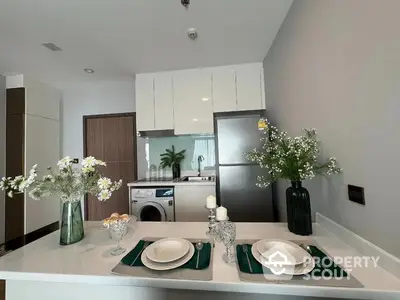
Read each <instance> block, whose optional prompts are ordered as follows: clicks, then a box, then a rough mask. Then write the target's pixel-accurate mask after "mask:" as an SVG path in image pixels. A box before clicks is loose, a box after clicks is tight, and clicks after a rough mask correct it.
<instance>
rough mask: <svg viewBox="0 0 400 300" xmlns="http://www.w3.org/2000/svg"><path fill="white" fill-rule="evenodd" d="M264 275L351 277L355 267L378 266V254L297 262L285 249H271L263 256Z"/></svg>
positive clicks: (266, 276)
mask: <svg viewBox="0 0 400 300" xmlns="http://www.w3.org/2000/svg"><path fill="white" fill-rule="evenodd" d="M260 258H261V261H262V265H263V273H264V277H265V278H266V279H269V280H271V279H272V280H276V279H277V275H279V280H291V279H292V278H293V276H295V275H296V276H302V279H304V280H311V279H312V280H330V279H336V280H341V279H348V280H349V279H350V273H351V271H352V270H353V269H354V268H368V267H374V268H376V267H377V266H378V261H379V257H377V256H333V257H328V256H324V257H322V258H320V257H317V256H315V257H311V256H310V257H307V258H306V259H305V260H303V263H301V264H296V259H297V260H298V258H296V257H293V256H292V255H291V253H290V252H288V251H285V250H281V249H280V250H273V249H270V251H268V252H267V253H264V254H263V255H262V256H261V257H260Z"/></svg>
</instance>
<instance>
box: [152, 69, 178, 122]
mask: <svg viewBox="0 0 400 300" xmlns="http://www.w3.org/2000/svg"><path fill="white" fill-rule="evenodd" d="M154 106H155V111H154V119H155V129H156V130H163V129H174V98H173V91H172V74H171V73H159V74H154Z"/></svg>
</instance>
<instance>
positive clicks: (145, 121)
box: [135, 74, 155, 131]
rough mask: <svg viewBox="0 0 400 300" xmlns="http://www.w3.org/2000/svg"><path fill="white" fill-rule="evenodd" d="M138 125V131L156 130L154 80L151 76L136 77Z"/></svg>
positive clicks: (141, 75)
mask: <svg viewBox="0 0 400 300" xmlns="http://www.w3.org/2000/svg"><path fill="white" fill-rule="evenodd" d="M135 100H136V124H137V130H138V131H145V130H154V128H155V123H154V78H153V75H151V74H140V75H137V76H136V97H135Z"/></svg>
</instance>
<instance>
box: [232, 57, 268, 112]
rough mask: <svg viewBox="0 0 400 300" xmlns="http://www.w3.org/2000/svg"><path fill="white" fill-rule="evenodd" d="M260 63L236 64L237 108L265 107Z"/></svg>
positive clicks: (252, 108) (254, 108)
mask: <svg viewBox="0 0 400 300" xmlns="http://www.w3.org/2000/svg"><path fill="white" fill-rule="evenodd" d="M262 74H263V68H262V64H261V63H255V64H245V65H238V66H236V91H237V110H256V109H264V108H265V99H264V97H263V95H264V92H263V91H262V89H263V86H264V84H263V83H262V79H263V76H262Z"/></svg>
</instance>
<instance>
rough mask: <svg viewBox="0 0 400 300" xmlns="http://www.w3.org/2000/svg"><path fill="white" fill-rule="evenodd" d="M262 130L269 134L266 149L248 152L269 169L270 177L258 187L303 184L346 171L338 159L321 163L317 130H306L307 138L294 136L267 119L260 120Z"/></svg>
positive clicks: (248, 154)
mask: <svg viewBox="0 0 400 300" xmlns="http://www.w3.org/2000/svg"><path fill="white" fill-rule="evenodd" d="M260 122H261V124H263V126H261V130H262V131H263V133H264V134H265V135H266V137H265V138H263V139H262V141H263V142H264V145H263V147H262V150H261V151H259V150H257V149H254V150H253V151H252V152H249V153H245V154H244V155H245V157H246V158H247V159H248V160H250V161H254V162H257V163H258V164H259V165H260V166H261V167H262V168H266V169H268V170H269V171H270V172H269V173H268V175H265V176H259V177H258V178H257V181H258V182H257V185H258V186H259V187H267V186H269V185H270V184H271V183H272V182H275V181H277V180H278V179H288V180H290V181H302V180H305V179H312V178H314V177H315V176H316V175H322V174H326V175H331V174H337V173H341V172H342V171H343V170H342V169H341V168H339V167H337V165H336V158H334V157H331V158H329V160H328V161H327V162H326V163H320V162H318V155H319V142H318V140H317V132H316V130H315V129H303V130H304V132H305V135H303V136H296V137H290V136H288V134H287V132H285V131H280V130H278V128H276V127H275V126H272V125H271V124H270V123H269V122H268V120H267V119H262V120H260Z"/></svg>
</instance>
